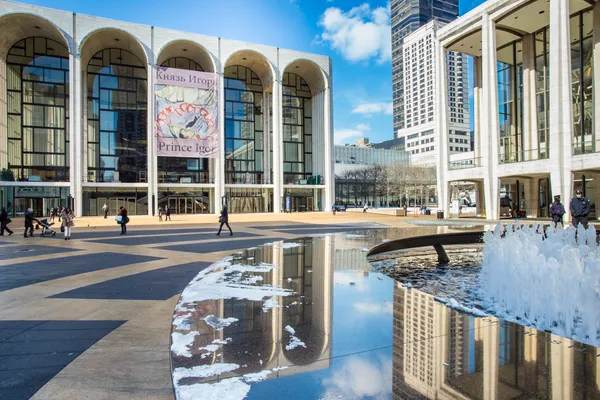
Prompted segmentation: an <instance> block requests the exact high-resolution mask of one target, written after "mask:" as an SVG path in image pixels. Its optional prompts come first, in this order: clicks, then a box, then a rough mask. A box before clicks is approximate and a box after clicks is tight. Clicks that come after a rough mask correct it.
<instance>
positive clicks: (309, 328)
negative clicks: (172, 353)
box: [174, 237, 334, 382]
mask: <svg viewBox="0 0 600 400" xmlns="http://www.w3.org/2000/svg"><path fill="white" fill-rule="evenodd" d="M333 240H334V238H332V237H324V238H320V240H315V242H316V243H313V239H307V240H301V241H299V242H300V243H302V245H301V246H297V247H293V248H287V249H283V248H281V247H276V246H264V247H258V248H255V249H252V250H246V251H244V252H243V253H242V254H237V255H236V258H234V263H240V264H255V265H258V264H260V263H268V264H275V265H278V266H279V267H278V268H274V269H273V270H271V271H270V272H268V273H258V272H257V273H250V274H247V276H246V277H245V278H248V279H252V277H256V276H260V277H262V280H260V281H257V284H258V285H263V286H264V285H272V286H276V287H282V288H286V289H291V290H293V291H294V292H295V293H296V294H295V295H293V296H288V297H275V300H276V301H277V302H278V303H279V305H280V307H277V308H273V309H268V310H266V311H265V310H263V302H262V301H249V300H246V299H226V300H211V301H203V302H201V303H198V304H196V305H195V306H194V307H195V311H194V312H193V320H194V321H196V323H195V324H194V325H193V326H192V329H191V330H192V331H194V330H196V331H198V332H199V333H200V334H199V335H198V336H196V337H195V338H194V345H193V346H191V349H192V357H190V358H185V357H177V359H176V360H174V362H175V364H176V365H175V366H177V367H186V368H189V367H192V366H195V365H203V364H214V363H234V364H238V365H240V368H238V369H236V370H235V372H232V373H230V374H223V375H221V376H220V377H219V379H223V378H225V377H227V376H234V375H235V376H237V375H244V374H248V373H253V372H258V371H262V370H265V369H274V368H279V367H282V366H285V367H287V368H286V369H284V370H281V371H279V372H278V373H277V375H278V376H287V375H292V374H297V373H300V372H308V371H314V370H318V369H323V368H328V367H329V363H330V358H331V340H330V338H331V321H332V288H333V282H332V279H333V251H334V248H333ZM315 244H318V245H315ZM208 315H215V316H217V317H219V318H232V317H233V318H236V319H237V320H238V321H237V322H235V323H234V324H232V325H230V326H228V327H226V328H224V329H223V330H215V329H213V328H212V327H210V326H209V325H207V324H206V323H205V322H204V321H202V318H204V317H206V316H208ZM288 325H289V326H290V327H293V329H294V330H295V335H296V336H297V337H298V338H300V339H301V340H302V342H304V343H305V345H306V348H301V349H293V350H286V345H287V344H289V342H290V335H289V333H288V332H287V331H286V330H285V327H286V326H288ZM229 338H230V339H231V341H229V340H228V339H229ZM215 340H220V341H223V340H228V343H227V344H226V345H224V346H222V347H221V348H220V349H219V350H218V351H216V352H214V353H208V352H207V351H206V350H203V349H202V348H203V347H206V346H208V345H210V344H211V343H213V341H215ZM213 379H214V378H213ZM213 379H210V378H209V379H199V380H198V381H199V382H207V381H211V380H213Z"/></svg>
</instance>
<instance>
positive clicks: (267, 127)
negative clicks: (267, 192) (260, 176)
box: [263, 91, 271, 205]
mask: <svg viewBox="0 0 600 400" xmlns="http://www.w3.org/2000/svg"><path fill="white" fill-rule="evenodd" d="M270 107H271V102H270V101H269V93H268V92H267V91H264V92H263V171H264V177H265V178H264V182H263V183H266V184H270V183H271V143H269V141H270V137H271V121H270V115H269V114H270ZM266 204H267V205H268V204H269V202H268V201H266Z"/></svg>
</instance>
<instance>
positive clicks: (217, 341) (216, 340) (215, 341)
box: [212, 337, 232, 344]
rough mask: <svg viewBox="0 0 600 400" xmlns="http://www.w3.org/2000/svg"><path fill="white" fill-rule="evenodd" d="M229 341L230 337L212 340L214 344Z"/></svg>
mask: <svg viewBox="0 0 600 400" xmlns="http://www.w3.org/2000/svg"><path fill="white" fill-rule="evenodd" d="M231 341H232V339H231V338H230V337H228V338H227V339H225V340H221V339H215V340H213V341H212V342H213V343H214V344H227V343H231Z"/></svg>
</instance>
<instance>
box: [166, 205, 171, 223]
mask: <svg viewBox="0 0 600 400" xmlns="http://www.w3.org/2000/svg"><path fill="white" fill-rule="evenodd" d="M170 220H171V208H170V207H169V206H167V207H166V210H165V222H167V221H170Z"/></svg>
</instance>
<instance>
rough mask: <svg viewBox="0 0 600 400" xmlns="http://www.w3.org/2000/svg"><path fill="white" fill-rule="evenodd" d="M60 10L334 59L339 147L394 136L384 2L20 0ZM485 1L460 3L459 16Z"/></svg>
mask: <svg viewBox="0 0 600 400" xmlns="http://www.w3.org/2000/svg"><path fill="white" fill-rule="evenodd" d="M24 2H25V3H29V4H35V5H40V6H44V7H50V8H57V9H62V10H67V11H72V12H76V13H79V14H88V15H94V16H100V17H105V18H112V19H117V20H122V21H129V22H135V23H141V24H146V25H152V26H157V27H163V28H170V29H177V30H181V31H186V32H194V33H200V34H204V35H210V36H218V37H222V38H228V39H237V40H243V41H247V42H253V43H260V44H265V45H270V46H276V47H281V48H287V49H292V50H299V51H305V52H310V53H317V54H322V55H327V56H329V57H331V60H332V65H333V107H334V111H333V114H334V137H335V142H336V144H341V143H351V142H353V141H354V140H356V139H358V138H359V137H368V138H369V139H370V140H371V142H379V141H382V140H388V139H393V126H392V66H391V59H390V58H391V26H390V15H389V4H388V1H387V0H373V1H370V2H365V1H364V0H218V1H210V2H209V1H206V0H195V1H192V2H187V3H180V2H165V1H158V0H127V1H123V0H102V1H81V0H25V1H24ZM482 2H483V1H482V0H461V1H460V14H461V15H462V14H464V13H465V12H467V11H469V10H470V9H472V8H474V7H475V6H477V5H478V4H481V3H482Z"/></svg>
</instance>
